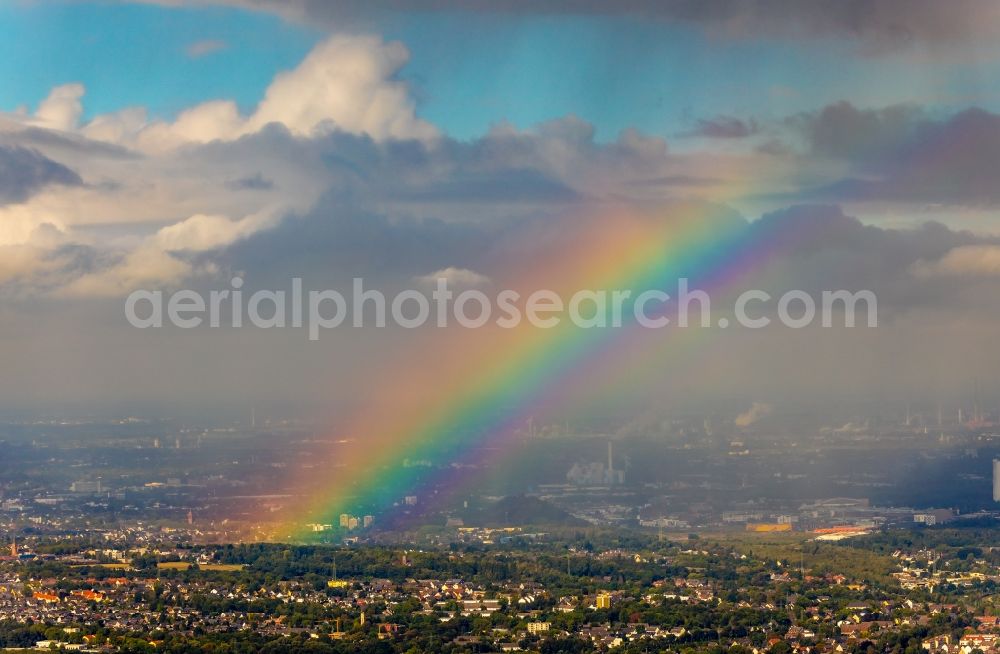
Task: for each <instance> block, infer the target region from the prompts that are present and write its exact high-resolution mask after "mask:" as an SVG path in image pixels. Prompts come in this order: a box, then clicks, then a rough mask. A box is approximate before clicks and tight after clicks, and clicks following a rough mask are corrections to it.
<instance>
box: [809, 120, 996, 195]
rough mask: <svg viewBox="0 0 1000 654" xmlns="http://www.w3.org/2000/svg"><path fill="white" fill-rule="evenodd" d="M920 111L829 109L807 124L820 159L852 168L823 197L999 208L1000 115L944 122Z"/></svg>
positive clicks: (821, 192) (829, 187)
mask: <svg viewBox="0 0 1000 654" xmlns="http://www.w3.org/2000/svg"><path fill="white" fill-rule="evenodd" d="M918 115H919V113H918V112H917V110H913V109H907V108H890V109H885V110H873V111H862V110H858V109H855V108H853V107H851V106H850V105H849V104H846V103H840V104H838V105H833V106H831V107H827V108H826V109H824V110H823V111H821V112H820V113H819V114H818V115H815V116H812V117H810V118H808V119H806V120H803V121H802V125H803V127H804V130H805V133H806V135H807V138H808V139H809V141H810V143H811V146H812V148H813V151H814V152H815V153H817V154H824V155H827V156H834V157H839V158H842V159H845V160H848V161H850V162H851V163H852V173H851V175H850V176H849V177H846V178H845V179H842V180H840V181H838V182H836V183H833V184H831V185H829V186H826V187H824V188H823V189H821V190H820V191H819V195H821V196H824V197H829V198H831V199H840V200H845V201H846V200H873V201H893V202H906V203H945V204H956V205H966V206H989V205H995V204H997V203H1000V185H998V184H997V182H996V180H997V175H996V171H997V170H1000V116H998V115H997V114H994V113H990V112H988V111H985V110H982V109H967V110H965V111H962V112H960V113H957V114H955V115H953V116H951V117H949V118H947V119H944V120H929V119H917V116H918Z"/></svg>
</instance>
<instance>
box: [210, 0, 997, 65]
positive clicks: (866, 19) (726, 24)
mask: <svg viewBox="0 0 1000 654" xmlns="http://www.w3.org/2000/svg"><path fill="white" fill-rule="evenodd" d="M191 1H192V2H193V3H195V4H210V3H211V0H191ZM219 1H220V2H222V3H224V4H233V5H237V6H242V7H247V8H251V9H257V10H263V11H270V12H275V13H279V14H282V15H284V16H286V17H288V18H291V19H294V20H299V21H308V22H309V23H310V24H321V25H326V26H327V27H329V28H343V27H344V26H345V25H357V24H362V25H364V24H367V23H371V22H374V21H377V20H378V19H379V18H381V17H383V16H385V15H386V14H389V13H392V12H413V11H449V12H455V11H459V12H488V13H496V14H513V15H519V14H532V15H556V14H573V15H591V16H628V17H634V18H639V19H643V20H655V21H663V22H668V23H684V24H690V25H695V26H698V27H701V28H702V29H704V30H706V31H707V32H708V33H710V34H711V35H713V36H718V37H724V38H733V39H754V38H762V37H783V38H790V39H810V38H815V37H832V38H842V39H849V40H852V41H856V42H858V43H859V44H860V46H861V48H862V49H863V51H864V52H867V53H871V54H878V53H883V52H888V51H892V50H897V49H899V48H903V47H908V46H914V45H921V44H923V45H931V46H936V45H963V44H968V42H969V41H974V40H982V39H991V38H993V37H996V36H997V31H996V22H995V21H994V20H992V18H995V17H996V16H997V11H998V6H997V4H996V3H995V2H993V0H951V1H950V2H941V1H939V0H840V1H838V2H788V1H786V0H619V1H618V2H607V1H605V0H542V1H539V0H347V1H344V2H328V1H327V0H219Z"/></svg>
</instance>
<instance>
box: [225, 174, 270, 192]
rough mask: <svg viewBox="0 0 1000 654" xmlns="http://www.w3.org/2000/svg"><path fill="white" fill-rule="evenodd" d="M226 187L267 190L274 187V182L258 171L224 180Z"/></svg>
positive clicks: (230, 188)
mask: <svg viewBox="0 0 1000 654" xmlns="http://www.w3.org/2000/svg"><path fill="white" fill-rule="evenodd" d="M226 188H227V189H229V190H231V191H269V190H271V189H273V188H274V182H273V181H271V180H270V179H268V178H266V177H264V176H263V175H262V174H260V173H254V174H253V175H247V176H246V177H240V178H239V179H233V180H230V181H228V182H226Z"/></svg>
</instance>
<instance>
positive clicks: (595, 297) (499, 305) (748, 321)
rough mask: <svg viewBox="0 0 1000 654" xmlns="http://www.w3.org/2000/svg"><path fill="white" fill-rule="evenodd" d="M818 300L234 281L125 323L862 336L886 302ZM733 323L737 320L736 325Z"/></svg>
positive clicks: (153, 293)
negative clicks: (254, 285)
mask: <svg viewBox="0 0 1000 654" xmlns="http://www.w3.org/2000/svg"><path fill="white" fill-rule="evenodd" d="M817 295H818V297H814V295H813V294H810V293H808V292H805V291H801V290H791V291H787V292H785V293H783V294H781V295H780V296H777V297H772V295H771V294H770V293H768V292H766V291H763V290H759V289H757V290H747V291H744V292H743V293H741V294H739V296H738V297H737V298H736V300H735V301H734V302H733V304H732V306H731V311H729V312H727V315H725V316H721V317H720V316H719V315H718V314H713V313H712V301H711V297H710V294H709V293H708V291H705V290H702V289H698V288H692V287H691V286H690V285H689V282H688V280H687V279H685V278H680V279H678V280H677V288H676V289H675V290H674V292H673V293H668V292H667V291H665V290H662V289H645V290H640V291H636V290H631V289H604V290H594V289H582V290H577V291H575V292H573V293H572V294H569V295H568V296H567V295H565V294H561V293H558V292H556V291H553V290H546V289H538V290H534V291H532V292H530V293H523V292H519V291H515V290H513V289H505V290H500V291H497V292H494V293H489V294H488V293H487V292H485V291H484V290H481V289H478V288H465V289H463V290H453V289H452V288H449V285H448V280H447V279H446V278H443V277H442V278H438V279H437V280H436V282H435V286H434V288H433V290H431V291H430V292H427V291H424V290H418V289H404V290H401V291H398V292H395V293H386V292H383V291H381V290H378V289H374V288H365V284H364V280H363V279H362V278H354V280H353V281H352V284H351V288H350V291H349V292H342V291H339V290H333V289H325V290H309V291H305V290H304V289H303V284H302V279H301V278H298V277H296V278H293V279H292V281H291V288H290V289H289V290H287V291H286V290H258V291H255V292H253V293H246V292H244V291H243V279H242V278H241V277H234V278H233V279H232V280H231V281H230V284H229V288H221V289H214V290H210V291H208V293H207V294H206V293H202V292H199V291H195V290H191V289H185V290H178V291H174V292H170V293H168V292H165V291H162V290H137V291H134V292H133V293H131V294H130V295H129V296H128V297H127V298H126V300H125V317H126V319H127V320H128V322H129V324H131V325H132V326H133V327H137V328H140V329H148V328H159V327H163V326H164V325H165V324H166V325H172V326H174V327H178V328H182V329H192V328H196V327H203V326H208V327H212V328H220V327H233V328H237V327H243V326H247V325H249V326H253V327H257V328H260V329H276V328H285V327H292V328H296V329H303V328H304V329H306V330H308V335H309V340H312V341H315V340H318V339H319V337H320V334H321V333H322V331H323V330H329V329H334V328H337V327H344V326H351V327H357V328H363V327H377V328H384V327H387V326H390V325H395V326H398V327H402V328H406V329H415V328H419V327H423V326H426V325H431V326H435V327H449V326H452V325H458V326H460V327H465V328H469V329H478V328H481V327H486V326H488V325H495V326H497V327H501V328H505V329H511V328H515V327H518V326H520V325H522V324H523V323H524V322H525V321H527V323H528V324H530V325H531V326H533V327H537V328H539V329H552V328H554V327H558V326H560V325H564V324H566V323H569V324H572V325H573V326H575V327H578V328H582V329H594V328H598V329H599V328H620V327H623V326H626V325H638V326H639V327H643V328H647V329H662V328H665V327H669V326H677V327H688V326H700V327H719V328H725V327H729V326H730V325H731V324H732V322H733V321H735V323H736V325H738V326H739V327H743V328H747V329H761V328H764V327H767V326H768V325H771V324H772V323H775V322H777V323H778V324H780V325H782V326H784V327H789V328H792V329H801V328H804V327H809V326H814V325H817V324H818V325H819V326H821V327H833V326H835V325H836V326H843V327H854V326H855V325H856V324H857V323H858V320H857V317H858V314H859V312H860V313H863V314H864V321H863V322H864V325H866V326H867V327H877V326H878V301H877V298H876V296H875V294H874V293H873V292H872V291H868V290H859V291H847V290H836V291H823V292H822V293H819V294H817ZM728 315H731V316H732V320H731V319H730V318H729V317H728Z"/></svg>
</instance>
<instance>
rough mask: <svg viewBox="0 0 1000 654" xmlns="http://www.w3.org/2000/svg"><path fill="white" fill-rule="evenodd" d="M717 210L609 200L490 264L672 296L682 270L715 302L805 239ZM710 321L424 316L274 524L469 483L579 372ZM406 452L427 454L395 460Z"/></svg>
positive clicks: (679, 343) (317, 519) (561, 289)
mask: <svg viewBox="0 0 1000 654" xmlns="http://www.w3.org/2000/svg"><path fill="white" fill-rule="evenodd" d="M716 211H717V210H715V209H712V208H710V207H708V206H706V205H691V206H682V207H674V208H672V209H670V210H666V211H663V212H660V213H658V214H656V215H649V214H646V213H636V212H631V211H627V210H615V211H603V212H599V213H596V214H592V215H587V216H584V217H579V216H578V217H574V219H573V224H572V225H565V224H561V225H560V224H554V225H553V228H554V229H555V230H556V231H557V232H560V233H564V234H565V235H566V236H565V237H564V238H563V239H562V241H561V243H560V245H559V247H560V251H561V254H558V255H553V256H547V257H538V256H535V257H533V258H532V259H531V261H530V262H529V261H519V262H518V264H517V266H516V269H517V270H519V272H518V273H517V274H514V275H507V276H504V275H502V274H500V275H496V274H494V275H491V277H492V278H493V279H494V282H495V283H496V284H497V285H498V286H500V287H502V288H512V289H517V290H521V291H523V292H524V293H523V294H524V295H527V294H529V293H530V292H531V291H532V290H536V289H539V288H546V289H552V290H555V291H556V292H557V293H560V294H561V295H562V296H563V297H564V298H565V297H569V296H571V295H572V294H573V293H574V292H576V291H577V290H580V289H595V290H598V289H608V290H614V289H628V290H631V291H633V293H634V294H638V293H640V292H642V291H643V290H647V289H663V290H666V291H667V292H668V293H670V294H671V295H673V289H676V286H677V280H678V279H679V278H681V277H685V278H687V279H689V280H690V281H691V286H692V288H700V289H704V290H706V291H709V292H712V293H713V298H712V299H713V301H715V299H716V297H715V293H723V292H726V291H728V290H733V289H734V288H735V286H734V285H735V282H737V281H739V280H741V279H745V278H746V275H747V274H749V273H750V272H751V271H753V270H757V269H759V268H760V266H761V264H762V263H763V262H766V261H767V260H769V259H770V258H771V257H772V256H773V254H774V252H775V251H776V250H778V249H782V248H785V247H788V246H789V245H791V244H794V243H795V242H797V241H798V240H799V239H800V238H801V235H797V234H789V233H780V234H779V233H769V232H768V230H767V229H750V228H749V227H748V225H747V223H746V222H745V221H743V220H737V219H731V218H726V219H720V218H719V217H718V216H717V215H715V212H716ZM633 297H634V296H633ZM630 316H631V313H630V312H628V311H626V312H625V313H624V317H625V319H626V320H628V319H629V317H630ZM713 319H714V318H713ZM694 324H696V325H697V324H698V322H697V316H695V321H694ZM717 329H721V327H718V326H713V327H706V328H702V327H691V328H688V329H682V328H678V327H674V326H668V327H665V328H663V329H647V328H643V327H641V326H639V325H637V324H635V323H634V321H631V322H627V323H626V324H625V325H624V326H621V327H608V328H592V329H583V328H579V327H576V326H574V325H572V324H571V323H570V322H569V321H566V320H563V321H562V322H561V323H560V324H559V326H557V327H554V328H550V329H540V328H537V327H533V326H531V325H529V324H527V323H526V321H525V322H524V324H522V325H521V326H518V327H515V328H510V329H503V328H500V327H496V326H493V327H484V328H480V329H463V328H459V327H456V328H447V329H439V328H438V329H430V330H428V332H427V333H424V334H421V336H420V338H421V342H420V343H418V344H416V345H415V346H414V347H412V348H410V354H409V355H407V356H406V357H405V359H404V360H402V361H395V362H393V365H392V366H391V367H389V368H388V369H387V370H386V371H384V373H383V374H382V375H380V382H379V385H378V386H377V387H376V390H375V391H374V392H373V394H372V395H371V399H370V400H369V401H368V402H367V403H366V404H365V406H363V407H362V409H361V410H360V411H358V412H357V413H356V414H354V415H353V416H352V418H351V419H350V420H349V421H347V422H346V423H344V424H342V425H340V426H339V428H338V429H337V431H336V432H335V435H332V436H331V437H330V439H329V440H330V443H331V445H330V453H329V462H319V463H318V464H317V465H316V467H315V468H314V470H313V474H311V475H307V476H306V478H304V479H298V480H296V481H295V487H296V491H297V492H298V493H299V494H301V495H303V496H305V497H307V498H308V500H307V501H306V502H304V503H303V504H302V506H301V507H298V508H297V509H296V510H295V511H294V512H293V514H292V515H290V516H288V517H287V518H285V522H284V523H283V524H281V525H279V526H278V527H277V528H275V530H274V531H273V532H272V533H274V534H280V537H282V538H289V537H290V538H303V537H305V536H306V532H304V531H303V530H304V527H305V525H306V524H307V523H333V524H335V523H336V518H337V516H338V515H339V514H340V513H344V512H347V513H357V512H360V511H363V512H365V513H367V512H373V511H384V510H386V509H389V508H391V507H392V506H393V505H395V504H397V503H399V502H400V501H401V500H402V498H403V497H404V496H407V495H417V496H418V497H420V501H422V502H423V501H426V494H427V491H428V490H429V489H430V488H431V487H433V488H434V489H435V491H440V490H441V489H447V488H449V487H454V488H458V487H460V486H462V485H466V484H468V483H470V482H472V483H474V476H475V474H477V473H476V470H477V468H476V466H477V465H478V466H482V465H484V463H488V462H489V458H490V457H491V456H494V457H495V456H497V453H502V452H504V451H505V449H509V448H505V444H507V443H509V442H511V441H512V439H511V436H512V435H513V434H514V433H516V432H517V430H518V429H520V428H522V427H523V426H524V424H525V422H526V421H527V420H528V419H529V417H531V416H533V415H536V414H537V413H538V412H539V411H542V410H543V408H544V407H546V406H551V405H553V404H558V403H561V402H566V401H568V400H569V399H571V398H572V397H573V396H574V395H577V394H579V393H581V392H583V389H581V388H580V386H581V384H580V380H581V379H588V378H592V377H594V376H595V375H594V373H595V371H601V372H602V373H603V374H602V375H601V376H602V377H603V378H605V379H609V380H611V381H612V382H614V380H620V379H622V377H623V376H624V375H628V374H635V373H636V372H637V367H640V368H641V367H646V368H647V369H648V368H653V367H655V365H656V362H657V361H662V360H663V359H665V358H667V359H669V357H670V356H671V354H678V353H684V352H689V351H691V349H692V346H693V345H694V344H695V341H696V340H705V339H707V338H708V337H709V335H710V334H711V333H712V332H714V331H715V330H717ZM643 359H645V360H646V361H647V362H648V363H643V364H641V363H640V362H641V361H643ZM404 459H410V460H414V461H429V462H431V463H432V466H433V467H432V468H430V469H428V468H425V467H421V466H404V465H402V462H403V460H404ZM473 464H474V465H473ZM446 494H447V493H446Z"/></svg>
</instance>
